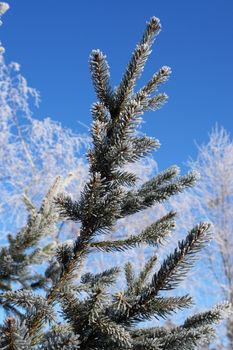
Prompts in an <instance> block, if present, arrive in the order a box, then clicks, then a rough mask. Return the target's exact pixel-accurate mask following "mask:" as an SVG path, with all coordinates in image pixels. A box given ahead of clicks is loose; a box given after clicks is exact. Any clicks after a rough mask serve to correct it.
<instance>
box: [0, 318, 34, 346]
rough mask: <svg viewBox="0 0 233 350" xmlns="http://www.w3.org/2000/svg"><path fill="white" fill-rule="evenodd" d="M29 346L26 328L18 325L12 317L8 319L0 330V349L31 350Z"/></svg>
mask: <svg viewBox="0 0 233 350" xmlns="http://www.w3.org/2000/svg"><path fill="white" fill-rule="evenodd" d="M30 344H31V341H30V338H29V337H28V336H27V328H26V327H25V326H24V325H20V324H19V322H18V321H16V320H15V319H14V318H13V317H8V318H7V319H6V321H5V322H4V325H3V326H1V328H0V349H4V350H5V349H6V350H31V349H32V348H31V345H30Z"/></svg>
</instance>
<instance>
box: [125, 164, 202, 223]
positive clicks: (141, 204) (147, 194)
mask: <svg viewBox="0 0 233 350" xmlns="http://www.w3.org/2000/svg"><path fill="white" fill-rule="evenodd" d="M176 174H177V168H175V167H174V168H170V169H168V170H167V171H165V172H164V173H162V174H159V175H158V176H157V177H155V178H154V179H152V180H150V181H148V182H146V183H145V184H144V185H143V186H142V187H141V188H140V189H139V190H137V191H129V192H127V193H126V194H125V196H124V198H123V200H122V208H121V216H122V217H125V216H127V215H132V214H135V213H137V212H138V211H141V210H142V209H146V208H149V207H151V206H152V205H154V204H155V203H160V202H163V201H165V200H167V199H168V198H169V197H171V196H173V195H175V194H178V193H180V192H182V191H183V190H184V189H185V188H189V187H191V186H193V185H194V183H195V182H196V179H197V175H196V173H194V172H190V173H189V174H187V175H185V176H182V177H178V178H177V179H175V180H174V181H172V180H173V178H174V177H175V176H176ZM169 182H170V183H169Z"/></svg>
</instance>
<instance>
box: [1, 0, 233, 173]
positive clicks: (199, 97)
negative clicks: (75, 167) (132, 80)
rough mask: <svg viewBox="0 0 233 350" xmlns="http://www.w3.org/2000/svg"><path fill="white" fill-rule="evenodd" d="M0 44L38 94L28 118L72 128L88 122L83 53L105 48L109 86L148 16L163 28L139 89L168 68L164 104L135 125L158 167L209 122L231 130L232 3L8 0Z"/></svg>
mask: <svg viewBox="0 0 233 350" xmlns="http://www.w3.org/2000/svg"><path fill="white" fill-rule="evenodd" d="M8 3H9V4H10V6H11V10H10V11H9V12H8V13H7V14H6V15H5V16H4V19H3V20H4V25H3V27H2V28H1V40H2V43H3V45H4V47H5V48H6V54H5V58H6V61H8V62H9V61H12V60H13V61H16V62H18V63H20V64H21V67H22V73H23V75H24V76H25V77H26V78H27V80H28V82H29V84H30V85H31V86H33V87H36V88H37V89H38V90H39V91H40V92H41V98H42V102H41V105H40V108H39V109H38V110H37V111H36V114H35V116H36V117H37V118H44V117H46V116H50V117H52V118H53V119H55V120H58V121H60V122H62V124H63V125H64V126H68V127H70V128H72V129H74V130H75V131H78V132H81V133H82V132H86V131H87V129H86V128H85V127H84V126H82V125H80V124H79V123H78V121H80V122H81V123H84V124H86V125H89V124H90V122H91V117H90V112H89V110H90V105H91V103H92V102H93V101H94V100H95V96H94V93H93V88H92V85H91V80H90V74H89V68H88V58H89V53H90V51H91V49H93V48H100V49H101V50H102V51H103V52H104V53H106V54H107V57H108V62H109V65H110V68H111V77H112V83H113V85H116V84H117V83H118V82H119V80H120V78H121V75H122V73H123V70H124V68H125V66H126V64H127V62H128V60H129V57H130V54H131V52H132V50H133V49H134V46H135V44H136V42H137V41H138V39H140V36H141V34H142V31H143V29H144V25H145V22H146V21H147V20H148V19H149V18H150V17H151V16H153V15H155V16H157V17H159V18H160V20H161V23H162V26H163V29H162V32H161V34H160V35H159V37H158V38H157V40H156V43H155V45H154V48H153V53H152V55H151V57H150V59H149V61H148V63H147V65H146V68H145V72H144V75H143V77H142V78H141V80H140V81H139V86H140V85H142V84H143V82H145V81H146V80H148V79H149V78H150V76H151V75H152V74H153V73H154V72H155V71H156V70H158V69H159V68H160V67H161V66H162V65H169V66H170V67H171V68H172V71H173V74H172V77H171V79H170V80H169V82H168V83H167V84H165V85H164V86H163V87H162V89H161V91H165V92H166V93H168V95H169V97H170V98H169V102H168V104H166V105H165V106H164V107H163V108H162V109H161V110H159V111H156V112H155V113H148V114H147V115H146V116H145V121H146V123H145V124H144V125H143V131H145V132H146V133H148V134H149V135H150V136H155V137H156V138H158V139H159V140H160V141H161V143H162V147H161V149H160V150H159V152H157V154H156V159H157V161H158V165H159V169H163V168H165V167H167V166H169V165H171V164H178V165H179V166H182V165H183V163H184V162H185V161H186V160H187V158H188V157H189V156H193V157H195V154H196V148H195V145H194V140H196V141H197V142H199V143H200V142H201V143H202V142H205V141H206V140H207V135H208V132H209V131H210V130H211V128H212V127H213V126H214V124H215V123H216V122H218V123H219V124H220V125H223V126H224V127H225V128H226V129H227V130H228V131H229V132H231V133H232V129H233V113H232V112H233V90H232V81H233V64H232V63H233V21H232V18H233V1H232V0H196V1H187V0H176V1H175V0H170V1H169V0H144V1H139V0H128V1H127V0H124V1H123V0H118V1H107V0H99V1H94V0H92V1H84V0H83V1H79V0H65V1H64V0H63V1H61V0H56V1H55V0H49V1H48V0H40V1H39V0H38V1H36V0H34V1H28V0H20V1H19V0H9V1H8Z"/></svg>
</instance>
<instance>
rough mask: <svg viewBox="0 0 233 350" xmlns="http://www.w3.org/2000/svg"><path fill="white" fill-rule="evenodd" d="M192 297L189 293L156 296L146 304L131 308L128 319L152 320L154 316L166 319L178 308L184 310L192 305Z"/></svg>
mask: <svg viewBox="0 0 233 350" xmlns="http://www.w3.org/2000/svg"><path fill="white" fill-rule="evenodd" d="M192 304H193V302H192V298H191V297H190V296H189V295H185V296H182V297H169V298H155V299H152V300H150V301H149V302H147V303H145V304H144V305H140V304H139V305H138V310H137V311H136V307H132V311H131V310H129V314H128V321H130V322H132V321H133V322H135V321H136V322H141V321H145V320H151V319H152V318H157V319H159V318H163V319H166V318H167V317H168V316H171V315H172V314H173V313H175V312H177V310H182V309H185V308H188V307H190V306H192Z"/></svg>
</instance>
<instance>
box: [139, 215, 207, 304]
mask: <svg viewBox="0 0 233 350" xmlns="http://www.w3.org/2000/svg"><path fill="white" fill-rule="evenodd" d="M209 227H210V224H208V223H205V222H204V223H201V224H199V225H197V226H196V227H194V228H193V229H192V230H191V231H190V232H189V234H188V235H187V237H186V239H185V240H183V241H180V242H178V247H177V248H176V249H175V251H174V253H173V254H170V255H169V256H168V257H167V258H166V259H165V261H164V262H163V263H162V266H161V268H160V269H159V271H158V272H157V273H155V274H154V276H153V278H152V282H151V284H150V285H149V286H148V288H146V289H145V291H144V292H143V293H142V296H141V301H140V302H142V301H145V300H148V299H150V298H152V297H153V296H155V295H157V294H158V292H159V291H161V290H170V289H174V288H175V287H176V286H177V285H178V284H179V283H180V281H181V280H183V278H184V277H185V276H186V274H187V272H188V271H189V270H190V268H191V267H192V266H193V264H194V262H195V260H196V253H197V252H199V251H200V250H201V249H202V248H203V247H204V246H205V245H206V244H207V242H208V241H209V240H210V233H209Z"/></svg>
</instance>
